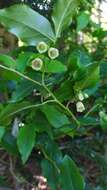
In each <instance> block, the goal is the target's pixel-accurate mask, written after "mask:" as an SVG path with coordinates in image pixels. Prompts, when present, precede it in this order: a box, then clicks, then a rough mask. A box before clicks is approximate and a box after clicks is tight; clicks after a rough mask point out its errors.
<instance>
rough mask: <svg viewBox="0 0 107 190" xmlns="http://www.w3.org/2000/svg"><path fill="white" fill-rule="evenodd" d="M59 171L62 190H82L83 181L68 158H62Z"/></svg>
mask: <svg viewBox="0 0 107 190" xmlns="http://www.w3.org/2000/svg"><path fill="white" fill-rule="evenodd" d="M60 171H61V173H60V183H61V189H62V190H77V189H78V190H84V180H83V178H82V176H81V175H80V172H79V170H78V168H77V166H76V164H75V163H74V161H73V160H72V159H71V158H70V157H69V156H65V157H64V158H63V160H62V163H61V166H60ZM65 176H66V177H65Z"/></svg>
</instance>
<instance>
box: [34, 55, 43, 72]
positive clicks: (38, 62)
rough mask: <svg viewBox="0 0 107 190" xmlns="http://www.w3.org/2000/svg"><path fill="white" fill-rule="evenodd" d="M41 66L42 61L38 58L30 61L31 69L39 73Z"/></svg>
mask: <svg viewBox="0 0 107 190" xmlns="http://www.w3.org/2000/svg"><path fill="white" fill-rule="evenodd" d="M42 66H43V61H42V59H40V58H36V59H34V60H33V61H32V69H34V70H36V71H39V70H41V68H42Z"/></svg>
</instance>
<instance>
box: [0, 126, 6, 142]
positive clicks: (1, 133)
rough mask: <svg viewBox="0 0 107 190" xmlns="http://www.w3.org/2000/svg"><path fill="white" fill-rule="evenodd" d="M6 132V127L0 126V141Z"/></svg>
mask: <svg viewBox="0 0 107 190" xmlns="http://www.w3.org/2000/svg"><path fill="white" fill-rule="evenodd" d="M4 133H5V128H4V127H0V141H1V139H2V137H3V135H4Z"/></svg>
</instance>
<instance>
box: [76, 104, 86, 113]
mask: <svg viewBox="0 0 107 190" xmlns="http://www.w3.org/2000/svg"><path fill="white" fill-rule="evenodd" d="M76 109H77V112H83V111H84V110H85V107H84V104H83V103H82V102H77V103H76Z"/></svg>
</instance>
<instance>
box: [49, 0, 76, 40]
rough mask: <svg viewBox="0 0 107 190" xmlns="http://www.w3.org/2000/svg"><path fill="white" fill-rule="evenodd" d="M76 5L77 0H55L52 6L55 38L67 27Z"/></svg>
mask: <svg viewBox="0 0 107 190" xmlns="http://www.w3.org/2000/svg"><path fill="white" fill-rule="evenodd" d="M77 6H78V1H77V0H57V1H56V5H55V6H54V10H53V14H52V20H53V23H54V27H55V34H56V39H57V38H58V37H60V34H61V32H62V31H63V30H64V29H66V27H68V26H69V25H70V23H71V21H72V16H73V14H74V13H75V12H76V10H77Z"/></svg>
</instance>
